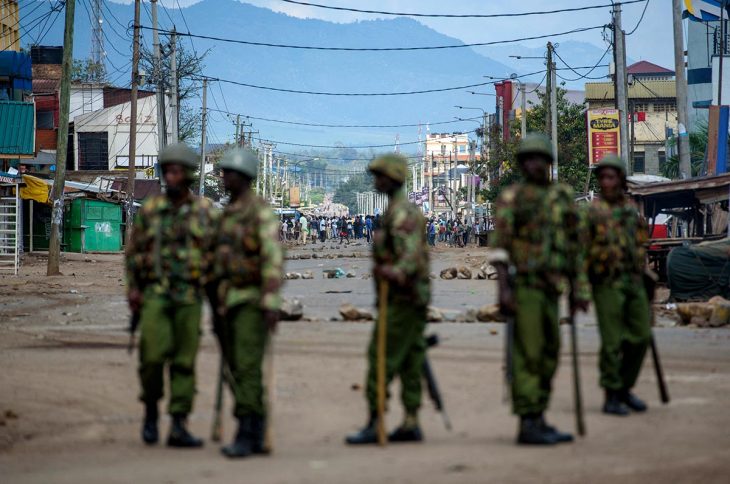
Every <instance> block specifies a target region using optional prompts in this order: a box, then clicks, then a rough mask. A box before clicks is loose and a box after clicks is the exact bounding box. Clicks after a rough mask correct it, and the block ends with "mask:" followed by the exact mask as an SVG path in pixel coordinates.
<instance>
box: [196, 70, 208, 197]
mask: <svg viewBox="0 0 730 484" xmlns="http://www.w3.org/2000/svg"><path fill="white" fill-rule="evenodd" d="M207 124H208V79H206V78H203V128H202V131H201V135H200V187H199V188H198V194H199V195H200V196H201V197H202V196H204V195H205V145H206V139H205V134H206V127H207Z"/></svg>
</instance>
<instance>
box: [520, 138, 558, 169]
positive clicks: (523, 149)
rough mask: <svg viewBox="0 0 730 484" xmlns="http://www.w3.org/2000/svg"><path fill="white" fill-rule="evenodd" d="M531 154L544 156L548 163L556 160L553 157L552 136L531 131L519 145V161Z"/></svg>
mask: <svg viewBox="0 0 730 484" xmlns="http://www.w3.org/2000/svg"><path fill="white" fill-rule="evenodd" d="M529 155H539V156H543V157H545V159H546V160H547V161H548V163H552V162H553V161H555V160H554V158H553V144H552V142H551V141H550V138H548V137H547V136H545V135H544V134H542V133H529V134H528V135H527V136H525V137H524V138H523V139H521V140H520V144H519V146H518V147H517V161H519V162H521V161H522V160H524V159H525V158H527V157H528V156H529Z"/></svg>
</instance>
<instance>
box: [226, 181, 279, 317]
mask: <svg viewBox="0 0 730 484" xmlns="http://www.w3.org/2000/svg"><path fill="white" fill-rule="evenodd" d="M283 268H284V252H283V250H282V247H281V245H280V244H279V221H278V220H277V218H276V216H275V215H274V212H272V211H271V209H270V208H269V206H268V205H267V204H266V202H265V201H264V200H263V199H262V198H260V197H258V196H257V195H255V194H254V193H248V194H246V195H245V196H244V197H242V198H240V199H238V200H237V201H235V202H234V203H231V204H229V205H228V206H227V207H226V208H225V209H224V210H223V216H222V217H221V219H220V223H219V229H218V235H217V239H216V247H215V264H214V274H215V279H216V282H217V283H218V298H219V304H222V305H223V308H224V309H228V308H232V307H235V306H237V305H239V304H247V303H255V304H259V305H260V307H261V309H263V310H272V311H276V310H278V309H279V308H280V307H281V296H280V295H279V290H280V288H281V285H282V280H283Z"/></svg>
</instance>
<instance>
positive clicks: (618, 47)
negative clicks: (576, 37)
mask: <svg viewBox="0 0 730 484" xmlns="http://www.w3.org/2000/svg"><path fill="white" fill-rule="evenodd" d="M613 50H614V56H615V63H616V74H615V79H614V82H615V85H616V101H617V105H616V107H617V108H618V110H619V125H620V135H621V136H620V146H621V157H622V158H623V159H624V160H626V161H627V163H626V168H627V172H628V174H629V175H631V174H633V172H634V169H633V165H634V162H633V160H629V159H628V158H629V120H628V114H629V112H628V111H629V105H628V99H629V95H628V85H627V81H628V79H627V77H626V39H625V38H624V31H623V30H622V28H621V4H620V3H615V4H614V6H613Z"/></svg>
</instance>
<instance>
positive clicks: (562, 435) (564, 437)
mask: <svg viewBox="0 0 730 484" xmlns="http://www.w3.org/2000/svg"><path fill="white" fill-rule="evenodd" d="M540 424H541V426H542V429H543V430H544V431H545V432H547V433H549V434H552V436H553V437H555V441H556V442H557V443H559V444H560V443H563V442H573V435H572V434H569V433H568V432H561V431H560V430H558V429H556V428H555V427H553V426H552V425H549V424H548V423H547V422H546V421H545V416H544V415H542V414H540Z"/></svg>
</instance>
